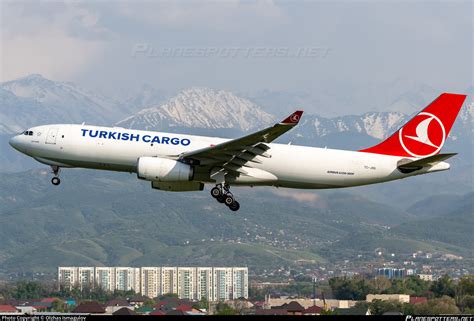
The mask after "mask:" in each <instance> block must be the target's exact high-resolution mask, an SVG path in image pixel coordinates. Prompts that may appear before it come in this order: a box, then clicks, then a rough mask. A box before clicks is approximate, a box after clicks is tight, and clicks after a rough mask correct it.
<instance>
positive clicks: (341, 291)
mask: <svg viewBox="0 0 474 321" xmlns="http://www.w3.org/2000/svg"><path fill="white" fill-rule="evenodd" d="M329 286H330V287H331V290H332V293H333V294H334V296H335V297H336V299H339V300H365V297H366V296H367V294H369V293H372V292H374V290H373V288H372V287H371V286H370V284H369V283H368V282H367V281H366V280H365V279H363V278H346V277H335V278H332V279H330V280H329Z"/></svg>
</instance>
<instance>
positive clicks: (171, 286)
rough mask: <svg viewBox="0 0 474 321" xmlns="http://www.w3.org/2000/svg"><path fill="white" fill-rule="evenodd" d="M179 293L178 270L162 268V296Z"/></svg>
mask: <svg viewBox="0 0 474 321" xmlns="http://www.w3.org/2000/svg"><path fill="white" fill-rule="evenodd" d="M168 293H178V268H176V267H162V268H161V294H168Z"/></svg>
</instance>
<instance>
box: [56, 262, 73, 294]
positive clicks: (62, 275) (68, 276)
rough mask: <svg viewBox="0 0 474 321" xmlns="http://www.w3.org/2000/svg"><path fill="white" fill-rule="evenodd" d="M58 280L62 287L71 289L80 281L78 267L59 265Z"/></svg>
mask: <svg viewBox="0 0 474 321" xmlns="http://www.w3.org/2000/svg"><path fill="white" fill-rule="evenodd" d="M58 280H61V281H60V282H59V285H60V286H61V287H63V288H65V289H69V290H71V289H72V288H73V287H74V286H75V285H76V284H77V283H78V277H77V268H75V267H59V268H58Z"/></svg>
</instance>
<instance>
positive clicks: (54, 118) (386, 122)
mask: <svg viewBox="0 0 474 321" xmlns="http://www.w3.org/2000/svg"><path fill="white" fill-rule="evenodd" d="M423 90H424V92H426V91H429V90H427V89H426V88H423ZM470 90H471V91H472V88H471V89H470ZM424 92H423V93H424ZM301 95H302V97H305V96H304V95H303V94H301ZM423 95H425V94H423ZM423 95H422V96H423ZM270 96H271V95H270ZM280 96H285V94H284V93H283V94H281V95H280ZM165 97H166V95H165V94H164V93H162V92H161V91H159V90H155V89H153V88H152V87H150V86H144V87H142V90H141V91H139V92H137V93H134V94H132V95H130V96H128V97H126V98H125V99H122V100H116V99H114V98H109V97H105V96H103V95H100V94H97V93H94V92H91V91H89V90H85V89H82V88H80V87H78V86H76V85H74V84H72V83H65V82H56V81H52V80H49V79H46V78H44V77H42V76H41V75H37V74H35V75H30V76H27V77H24V78H21V79H18V80H13V81H9V82H4V83H2V84H0V101H1V102H2V103H1V106H0V143H1V145H2V147H1V151H2V156H1V158H0V171H12V170H22V169H27V168H31V164H30V163H28V164H25V163H24V162H23V161H19V160H18V159H17V155H16V154H17V153H16V152H15V154H12V153H14V151H13V150H11V149H10V148H5V147H4V146H5V143H6V141H7V140H8V137H10V136H11V135H12V134H14V133H16V132H19V131H22V130H24V129H25V128H28V127H30V126H34V125H40V124H47V123H82V122H86V123H88V124H96V125H109V126H112V125H117V126H121V127H126V128H136V129H147V130H161V131H169V132H183V133H189V134H203V135H210V136H220V137H235V136H238V135H243V134H244V133H248V132H249V131H252V130H257V129H260V128H262V127H264V126H268V125H270V124H272V123H273V122H275V121H276V120H280V119H283V118H284V117H286V114H283V113H279V114H272V113H271V112H270V111H271V110H270V109H269V108H263V107H260V106H259V105H257V104H256V103H254V102H252V101H251V100H249V99H246V98H242V97H239V96H236V95H235V94H233V93H230V92H227V91H223V90H214V89H209V88H199V87H193V88H189V89H185V90H183V91H181V92H179V93H178V94H176V95H175V96H172V97H171V98H168V99H165ZM410 98H411V99H413V100H410ZM433 98H434V95H433V97H432V98H430V99H433ZM470 99H471V97H469V102H468V103H466V105H465V107H464V108H463V109H462V111H461V115H460V117H459V119H458V121H457V122H456V123H455V126H454V129H453V131H452V133H451V135H450V138H449V139H448V143H447V148H450V145H452V146H453V147H456V148H457V149H459V148H460V147H461V149H462V150H466V149H467V151H469V152H470V154H472V148H470V147H472V137H473V119H474V116H473V115H474V108H473V104H472V101H471V100H470ZM283 100H284V99H283ZM419 100H421V99H420V95H415V94H413V93H412V92H407V93H405V94H402V95H399V96H398V97H396V99H395V101H394V102H393V103H392V105H391V106H393V104H398V103H397V102H400V101H404V102H405V103H407V104H408V103H409V104H413V105H414V104H415V103H416V104H417V106H418V107H417V108H416V110H419V109H421V108H422V105H423V103H424V104H426V101H424V102H419ZM259 101H261V102H262V101H265V98H264V97H260V98H259ZM270 101H271V99H270ZM267 103H268V102H267ZM267 103H265V104H267ZM275 104H277V102H275ZM282 104H283V105H284V103H282ZM296 108H297V107H295V106H293V109H291V110H288V113H290V112H292V111H293V110H294V109H296ZM276 109H277V108H276ZM410 116H411V115H410V114H405V113H402V112H398V111H389V112H366V113H363V114H361V115H346V116H337V117H332V118H327V117H322V116H319V115H315V114H305V115H304V116H303V119H302V121H301V123H300V125H299V126H298V127H297V128H295V129H294V130H292V131H291V132H289V133H288V134H287V135H284V136H283V137H281V138H280V140H279V142H282V143H289V142H291V143H293V144H303V145H309V146H319V147H332V148H347V149H359V148H363V147H367V146H369V145H372V144H374V143H376V142H377V141H378V140H380V139H383V138H386V137H387V136H388V135H389V134H390V133H392V132H394V131H395V130H396V129H398V127H399V126H400V125H401V124H402V123H403V122H404V121H406V120H407V119H408V118H409V117H410ZM470 158H471V159H472V155H471V156H470Z"/></svg>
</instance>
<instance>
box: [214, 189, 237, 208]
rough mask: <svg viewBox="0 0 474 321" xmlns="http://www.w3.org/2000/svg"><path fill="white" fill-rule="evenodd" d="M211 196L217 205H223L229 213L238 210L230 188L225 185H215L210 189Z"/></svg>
mask: <svg viewBox="0 0 474 321" xmlns="http://www.w3.org/2000/svg"><path fill="white" fill-rule="evenodd" d="M211 195H212V197H214V198H215V199H216V200H217V201H218V202H219V203H224V204H225V205H226V206H227V207H228V208H229V209H230V210H231V211H234V212H236V211H238V210H239V208H240V204H239V202H237V201H236V200H235V199H234V195H233V194H232V193H231V192H230V187H229V185H227V184H217V185H216V186H215V187H213V188H212V189H211Z"/></svg>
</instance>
